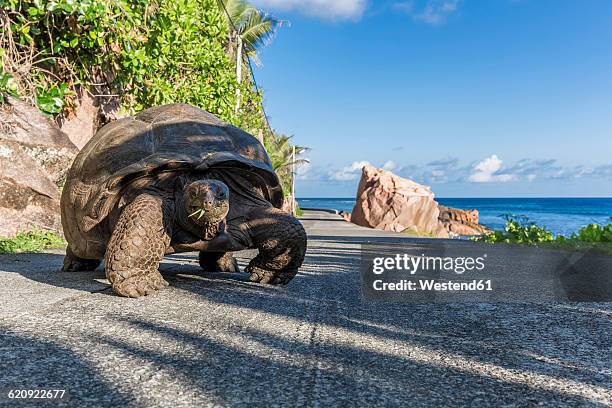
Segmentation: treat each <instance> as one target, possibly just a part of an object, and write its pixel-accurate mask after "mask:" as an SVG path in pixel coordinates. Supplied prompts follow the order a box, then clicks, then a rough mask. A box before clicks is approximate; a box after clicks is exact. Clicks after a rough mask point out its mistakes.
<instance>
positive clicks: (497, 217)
mask: <svg viewBox="0 0 612 408" xmlns="http://www.w3.org/2000/svg"><path fill="white" fill-rule="evenodd" d="M436 201H438V202H439V203H440V204H442V205H445V206H448V207H455V208H461V209H466V210H467V209H477V210H478V211H479V213H480V223H481V224H483V225H486V226H487V227H489V228H492V229H503V228H504V226H505V224H506V220H505V216H506V215H511V216H514V217H526V218H527V219H528V220H529V221H530V222H535V223H536V224H538V225H540V226H543V227H546V228H547V229H549V230H550V231H551V232H552V233H553V234H555V235H558V234H563V235H568V234H571V233H573V232H576V231H578V230H579V229H580V228H581V227H583V226H585V225H587V224H591V223H596V224H607V223H608V222H609V218H610V217H612V198H439V197H437V198H436ZM298 203H299V204H300V207H302V208H327V209H335V210H338V211H340V210H344V211H349V212H350V211H352V210H353V206H354V205H355V199H354V198H298Z"/></svg>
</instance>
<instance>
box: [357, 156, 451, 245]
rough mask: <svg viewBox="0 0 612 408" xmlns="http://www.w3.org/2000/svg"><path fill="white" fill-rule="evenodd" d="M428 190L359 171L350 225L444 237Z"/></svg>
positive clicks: (366, 170) (388, 174)
mask: <svg viewBox="0 0 612 408" xmlns="http://www.w3.org/2000/svg"><path fill="white" fill-rule="evenodd" d="M438 217H439V210H438V203H437V202H436V201H435V200H434V194H433V193H432V192H431V190H430V189H429V187H427V186H424V185H421V184H418V183H416V182H414V181H412V180H408V179H405V178H402V177H399V176H396V175H395V174H393V173H391V172H390V171H387V170H383V169H377V168H375V167H373V166H370V165H367V166H365V167H364V168H363V170H362V175H361V180H360V181H359V187H358V189H357V200H356V203H355V207H354V208H353V212H352V214H351V222H353V223H355V224H357V225H361V226H363V227H370V228H376V229H380V230H385V231H396V232H410V233H414V234H417V235H427V236H435V237H440V238H446V237H448V236H449V234H448V232H447V231H446V230H445V229H444V227H443V226H442V224H441V223H440V221H439V220H438Z"/></svg>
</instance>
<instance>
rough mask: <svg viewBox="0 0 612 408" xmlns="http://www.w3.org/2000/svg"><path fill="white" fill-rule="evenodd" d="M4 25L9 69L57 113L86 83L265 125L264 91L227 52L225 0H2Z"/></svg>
mask: <svg viewBox="0 0 612 408" xmlns="http://www.w3.org/2000/svg"><path fill="white" fill-rule="evenodd" d="M0 24H1V25H0V28H1V30H2V31H1V32H0V57H1V58H2V66H3V71H0V74H3V72H7V73H9V74H11V77H14V81H15V84H16V88H17V89H15V91H18V92H19V94H20V95H21V96H23V97H26V98H28V99H30V100H31V102H32V103H33V104H36V105H37V106H38V107H39V108H40V109H41V110H42V111H43V112H46V113H48V114H57V113H60V112H62V111H64V110H70V108H71V106H72V105H73V98H74V95H75V93H74V91H75V90H76V89H77V87H78V86H81V85H82V86H84V87H85V88H86V89H89V90H92V92H93V93H94V94H96V93H98V94H99V93H101V92H103V93H107V94H108V93H110V94H113V95H118V96H119V97H120V98H121V102H122V106H123V108H124V109H125V110H126V111H128V112H129V113H134V112H136V111H139V110H142V109H144V108H147V107H150V106H154V105H159V104H164V103H171V102H183V103H188V104H191V105H195V106H198V107H201V108H203V109H206V110H208V111H210V112H212V113H214V114H216V115H218V116H220V117H221V118H222V119H224V120H226V121H228V122H230V123H233V124H235V125H238V126H241V127H243V128H246V129H255V128H261V127H262V126H263V117H262V114H261V111H260V99H261V95H259V94H257V93H256V92H254V91H253V90H252V89H251V87H250V83H249V82H248V81H245V82H244V83H242V84H238V82H237V80H236V76H235V73H234V71H235V64H234V62H233V61H231V60H230V58H229V57H228V55H227V54H226V47H227V44H228V33H229V32H228V27H227V23H226V20H225V19H224V18H223V16H222V14H221V12H220V10H219V9H218V6H217V4H216V0H157V1H149V0H130V1H127V0H81V1H74V0H34V1H23V0H21V1H20V0H0ZM17 73H19V74H17ZM2 78H3V77H2V76H0V86H2V84H3V83H4V82H3V79H2ZM237 89H240V91H241V106H242V108H241V110H240V113H239V114H236V113H235V112H234V108H235V105H236V90H237ZM4 91H5V90H4V89H0V92H4Z"/></svg>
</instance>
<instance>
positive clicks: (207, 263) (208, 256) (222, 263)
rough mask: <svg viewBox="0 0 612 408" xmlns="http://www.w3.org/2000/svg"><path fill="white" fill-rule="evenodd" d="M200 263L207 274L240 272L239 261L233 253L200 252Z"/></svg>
mask: <svg viewBox="0 0 612 408" xmlns="http://www.w3.org/2000/svg"><path fill="white" fill-rule="evenodd" d="M199 261H200V267H202V270H204V271H205V272H240V267H239V266H238V261H236V258H234V257H233V256H232V253H231V252H205V251H200V256H199Z"/></svg>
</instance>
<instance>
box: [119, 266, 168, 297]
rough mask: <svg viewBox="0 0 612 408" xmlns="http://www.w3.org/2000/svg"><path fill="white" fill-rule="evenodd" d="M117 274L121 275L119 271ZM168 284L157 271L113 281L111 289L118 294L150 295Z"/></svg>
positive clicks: (130, 295)
mask: <svg viewBox="0 0 612 408" xmlns="http://www.w3.org/2000/svg"><path fill="white" fill-rule="evenodd" d="M118 275H121V273H120V272H119V273H118ZM166 286H168V282H166V280H165V279H164V278H163V277H162V276H161V274H160V273H159V272H158V271H155V272H149V273H146V274H142V275H136V276H130V277H129V278H127V279H125V280H122V281H121V282H115V283H113V290H114V291H115V293H117V294H118V295H119V296H126V297H131V298H137V297H141V296H147V295H152V294H153V293H155V292H157V291H158V290H160V289H162V288H164V287H166Z"/></svg>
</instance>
